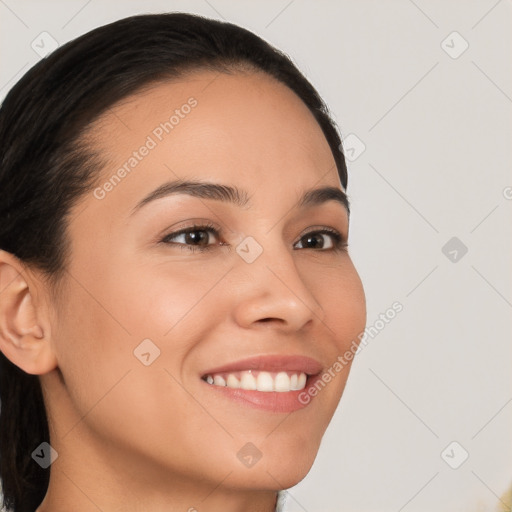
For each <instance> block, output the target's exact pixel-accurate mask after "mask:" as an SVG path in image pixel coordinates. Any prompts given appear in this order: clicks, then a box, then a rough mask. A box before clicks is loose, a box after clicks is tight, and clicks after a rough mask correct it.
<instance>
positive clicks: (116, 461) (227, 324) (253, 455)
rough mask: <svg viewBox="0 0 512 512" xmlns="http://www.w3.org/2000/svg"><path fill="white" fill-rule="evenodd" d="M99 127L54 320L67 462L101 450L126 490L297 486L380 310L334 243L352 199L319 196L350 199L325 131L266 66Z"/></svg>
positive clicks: (88, 460) (58, 438)
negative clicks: (369, 313) (96, 171)
mask: <svg viewBox="0 0 512 512" xmlns="http://www.w3.org/2000/svg"><path fill="white" fill-rule="evenodd" d="M92 135H93V137H94V140H95V145H96V147H97V148H98V151H99V155H100V156H101V157H103V158H104V160H105V166H104V168H103V170H102V174H101V179H100V180H99V182H98V184H97V188H96V189H95V190H94V191H93V192H91V193H90V194H88V195H87V196H86V197H84V198H83V200H81V201H80V202H79V203H77V204H76V205H75V207H74V209H73V211H72V215H71V217H70V222H69V228H68V233H69V237H70V239H71V260H70V266H69V274H67V275H66V282H65V283H66V286H65V287H64V292H63V293H64V295H62V296H61V301H60V304H59V305H57V304H56V305H55V310H54V315H53V317H52V318H53V321H52V324H51V328H52V338H51V343H52V349H53V351H54V353H55V357H56V359H57V361H58V368H59V369H60V372H61V374H62V377H60V376H58V373H57V372H54V371H53V372H50V373H48V374H45V375H43V376H41V378H42V383H43V386H44V390H45V393H46V394H47V396H46V399H47V402H48V404H47V406H48V411H49V415H50V421H51V424H52V425H53V426H52V428H53V429H54V430H52V436H53V437H52V439H51V441H52V446H53V447H54V448H55V449H56V450H57V451H58V452H59V458H58V459H57V461H56V462H55V464H60V465H61V468H62V469H64V470H65V468H67V467H73V468H75V470H76V471H83V472H84V474H85V473H86V472H90V470H91V468H95V469H94V471H97V468H98V467H99V466H98V462H99V461H100V460H101V461H102V463H105V464H104V466H107V467H109V468H111V469H112V471H114V472H115V474H116V475H118V477H119V479H120V480H122V479H125V481H126V478H127V477H128V475H132V476H133V478H134V480H133V482H132V483H133V485H132V486H131V487H129V490H127V492H130V491H131V490H133V489H135V488H136V487H137V486H138V485H141V487H144V488H145V489H147V488H148V485H151V487H158V486H160V485H161V486H165V485H168V483H169V481H170V480H171V481H173V482H174V483H175V484H176V485H177V483H178V482H180V483H181V485H183V486H186V485H188V484H189V483H190V482H196V485H199V483H198V482H201V483H202V484H204V485H205V486H208V488H210V489H211V488H213V487H214V485H217V484H219V483H220V482H222V485H223V486H224V487H225V488H258V489H279V488H286V487H290V486H292V485H294V484H296V483H297V482H298V481H300V480H301V479H302V478H303V477H304V476H305V475H306V473H307V472H308V470H309V469H310V467H311V465H312V463H313V461H314V459H315V456H316V454H317V450H318V447H319V443H320V440H321V438H322V435H323V433H324V431H325V429H326V427H327V425H328V423H329V421H330V419H331V417H332V415H333V414H334V411H335V409H336V406H337V404H338V401H339V400H340V397H341V394H342V392H343V388H344V386H345V382H346V379H347V376H348V373H349V367H350V362H348V364H345V365H344V366H343V368H342V369H340V368H339V366H336V370H334V369H333V365H334V364H335V362H336V361H337V360H338V361H339V359H338V358H339V357H340V356H341V357H343V354H344V353H345V352H346V351H347V350H349V349H350V348H351V346H352V347H353V346H354V344H353V342H354V341H357V340H358V335H359V334H360V332H361V331H362V330H363V329H364V326H365V321H366V310H365V299H364V292H363V288H362V285H361V281H360V279H359V276H358V274H357V272H356V270H355V268H354V266H353V264H352V261H351V259H350V256H349V254H348V252H347V249H346V248H344V247H343V245H342V243H340V244H339V246H338V245H337V243H338V240H337V235H336V233H339V235H340V236H341V239H342V241H343V239H346V238H347V236H348V228H349V224H348V215H347V210H346V208H345V206H344V205H343V203H342V202H341V201H340V200H338V199H336V196H335V194H332V193H324V194H317V195H316V196H315V195H312V194H310V195H309V196H306V199H307V198H308V197H309V199H310V200H309V201H305V200H303V199H304V197H305V196H304V195H305V194H306V193H307V192H308V191H310V190H312V189H320V188H323V187H333V188H334V189H337V190H338V191H342V187H341V184H340V181H339V177H338V174H337V170H336V166H335V163H334V159H333V157H332V154H331V151H330V148H329V145H328V143H327V142H326V140H325V138H324V136H323V134H322V131H321V128H320V127H319V126H318V124H317V123H316V121H315V120H314V117H313V116H312V114H311V113H310V112H309V110H308V109H307V107H306V106H305V105H304V104H303V103H302V102H301V100H300V99H299V98H298V97H297V96H296V95H295V94H294V93H293V92H291V91H290V90H289V89H288V88H286V87H285V86H284V85H282V84H280V83H278V82H276V81H274V80H272V79H271V78H269V77H267V76H266V75H263V74H256V73H251V74H238V73H237V74H233V75H226V74H217V73H211V72H196V73H194V74H192V75H189V76H188V77H186V78H183V79H182V80H180V81H178V82H174V83H164V84H159V85H158V86H154V87H152V88H151V89H149V90H146V91H145V92H143V93H140V94H138V95H135V96H132V97H130V98H129V99H128V100H127V101H124V102H122V103H121V104H119V105H118V106H117V107H115V108H112V109H110V110H109V112H108V113H107V114H106V115H104V116H103V117H102V119H101V120H100V122H99V123H97V124H96V125H95V126H94V128H93V131H92ZM120 169H124V172H123V171H122V170H120ZM178 180H180V182H184V181H187V182H188V181H190V182H192V181H193V182H201V183H203V184H205V183H208V184H212V185H215V187H216V188H215V189H208V188H207V187H203V188H198V187H197V186H195V187H194V186H189V187H183V186H182V188H181V189H180V188H176V187H175V188H174V191H172V190H171V189H172V185H171V184H172V183H173V182H174V183H175V182H177V181H178ZM164 185H165V186H168V187H169V188H168V189H167V192H168V193H165V191H164V192H162V193H160V194H157V195H156V196H154V197H153V198H152V199H151V200H147V201H144V199H145V198H147V197H148V196H149V197H151V194H152V193H153V192H154V191H155V190H158V189H160V187H163V186H164ZM175 185H176V183H175ZM235 188H236V189H237V190H238V192H239V194H240V196H235V195H234V194H233V193H232V189H235ZM160 190H162V189H160ZM169 192H170V193H169ZM315 198H316V200H315ZM141 202H142V204H141ZM194 225H196V226H200V228H196V230H195V231H194V230H191V232H190V233H189V234H183V233H181V234H177V233H178V232H179V231H181V230H183V229H185V228H192V227H193V226H194ZM204 226H206V227H204ZM301 358H310V359H311V360H313V362H311V361H309V362H305V360H304V359H301ZM345 361H346V360H345ZM329 368H330V373H331V378H330V379H329V378H325V380H327V381H329V382H327V383H325V382H323V384H324V385H323V386H318V385H317V388H319V389H320V391H317V393H316V394H315V392H314V391H313V392H312V393H311V394H310V393H309V392H308V391H307V389H308V388H310V387H311V385H312V384H314V382H315V377H313V376H311V374H318V376H317V377H316V380H317V381H318V379H319V378H320V377H321V376H322V374H323V373H325V372H327V370H328V369H329ZM278 373H281V375H280V376H277V374H278ZM301 374H307V376H308V377H307V381H306V384H305V386H306V388H305V390H302V389H301V388H302V387H303V386H304V383H303V379H304V376H301ZM208 375H210V378H208V377H207V376H208ZM293 375H296V377H294V376H293ZM276 376H277V377H276ZM212 380H213V383H212ZM226 381H227V384H228V385H229V386H235V387H236V386H237V385H239V383H240V381H242V386H243V388H254V386H256V387H259V388H261V389H270V387H271V386H277V387H278V388H279V389H280V390H281V391H272V392H269V391H258V390H257V389H256V390H249V389H243V388H242V389H238V390H236V389H235V388H231V387H225V386H222V384H223V382H226ZM290 387H292V388H296V389H295V390H292V391H286V390H289V389H290ZM297 388H298V389H297ZM313 395H315V396H313ZM78 467H79V468H81V469H76V468H78ZM75 474H76V473H75ZM135 474H136V475H137V478H136V479H135ZM141 475H143V476H141ZM149 483H150V484H149Z"/></svg>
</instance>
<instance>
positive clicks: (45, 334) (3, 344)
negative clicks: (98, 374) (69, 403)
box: [0, 250, 57, 375]
mask: <svg viewBox="0 0 512 512" xmlns="http://www.w3.org/2000/svg"><path fill="white" fill-rule="evenodd" d="M37 286H41V283H39V282H38V280H37V279H35V278H34V277H33V275H32V274H31V273H30V272H29V271H28V270H27V269H26V267H25V266H24V265H23V263H22V262H21V261H20V260H19V259H18V258H16V257H15V256H14V255H12V254H10V253H8V252H6V251H3V250H0V352H2V353H3V354H4V355H5V356H6V357H7V358H8V359H9V360H10V361H11V362H12V363H13V364H15V365H16V366H18V367H19V368H20V369H21V370H23V371H24V372H26V373H29V374H33V375H42V374H44V373H48V372H49V371H51V370H53V369H54V368H56V367H57V359H56V357H55V354H54V352H53V349H52V346H51V343H50V328H49V324H47V323H46V319H45V318H44V315H45V313H46V310H45V309H44V307H43V306H44V304H43V303H42V302H40V303H39V304H38V301H37V298H38V297H41V294H39V295H38V293H37V291H38V289H37Z"/></svg>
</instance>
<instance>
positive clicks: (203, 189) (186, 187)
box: [130, 180, 350, 216]
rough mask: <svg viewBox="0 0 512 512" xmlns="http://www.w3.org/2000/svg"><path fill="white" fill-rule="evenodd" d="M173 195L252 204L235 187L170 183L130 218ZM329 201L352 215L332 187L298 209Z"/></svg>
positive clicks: (310, 195)
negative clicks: (159, 200) (339, 205)
mask: <svg viewBox="0 0 512 512" xmlns="http://www.w3.org/2000/svg"><path fill="white" fill-rule="evenodd" d="M173 194H187V195H189V196H193V197H198V198H200V199H215V200H217V201H223V202H227V203H232V204H234V205H236V206H238V207H239V208H243V207H245V206H247V205H248V204H250V201H249V195H248V194H247V192H246V191H245V190H241V189H239V188H237V187H234V186H230V185H223V184H219V183H211V182H207V181H191V180H187V181H169V182H167V183H164V184H163V185H160V186H159V187H158V188H156V189H155V190H153V191H152V192H150V193H149V194H148V195H147V196H146V197H144V198H143V199H142V200H141V201H139V202H138V203H137V204H136V205H135V207H134V208H133V209H132V211H131V213H130V216H132V215H133V214H135V213H136V212H137V211H139V210H140V209H141V208H142V207H143V206H145V205H147V204H148V203H150V202H152V201H156V200H157V199H161V198H163V197H167V196H169V195H173ZM328 201H336V202H337V203H340V204H341V205H342V206H343V207H344V208H345V209H346V210H347V214H348V215H350V204H349V200H348V197H347V195H346V194H345V192H343V190H341V189H339V188H336V187H331V186H325V187H320V188H314V189H310V190H307V191H306V192H304V194H303V195H302V197H301V198H300V199H299V202H298V204H297V207H298V208H307V207H311V206H318V205H320V204H323V203H326V202H328Z"/></svg>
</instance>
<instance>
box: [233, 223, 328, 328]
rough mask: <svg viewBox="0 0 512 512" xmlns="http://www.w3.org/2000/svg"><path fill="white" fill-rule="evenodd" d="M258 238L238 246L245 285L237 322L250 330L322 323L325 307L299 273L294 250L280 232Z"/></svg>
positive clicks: (241, 295)
mask: <svg viewBox="0 0 512 512" xmlns="http://www.w3.org/2000/svg"><path fill="white" fill-rule="evenodd" d="M257 237H258V240H256V237H246V238H245V239H244V240H243V241H242V242H241V243H240V244H239V245H238V246H237V253H238V255H239V257H240V259H239V260H238V262H237V264H236V265H237V266H238V268H239V271H240V274H238V272H237V274H238V276H239V278H240V283H243V285H242V284H241V285H240V286H241V287H242V289H241V290H240V293H238V294H237V297H238V299H239V300H238V302H237V305H236V308H235V309H236V316H237V320H238V322H239V323H241V324H244V325H245V326H248V325H249V324H251V323H253V322H255V321H258V320H269V319H276V320H281V323H282V324H286V325H287V326H289V327H292V328H295V329H298V328H300V327H302V326H303V325H305V324H306V323H308V322H309V321H310V320H312V319H316V321H322V319H323V310H322V307H321V305H320V304H319V302H318V301H317V299H316V297H315V296H314V295H313V293H312V291H311V290H310V289H309V288H308V286H307V284H306V283H305V282H304V280H303V277H302V276H301V274H300V272H299V270H298V269H297V266H296V263H295V260H294V256H293V249H291V248H289V247H287V246H286V244H285V243H284V241H283V240H282V238H281V237H280V236H279V235H278V231H277V230H275V231H271V232H270V233H269V234H266V235H257ZM260 240H261V242H262V243H260ZM242 275H243V276H244V277H242Z"/></svg>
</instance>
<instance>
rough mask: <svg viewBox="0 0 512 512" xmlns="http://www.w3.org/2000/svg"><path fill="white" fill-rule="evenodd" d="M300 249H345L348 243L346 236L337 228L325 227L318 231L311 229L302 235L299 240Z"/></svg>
mask: <svg viewBox="0 0 512 512" xmlns="http://www.w3.org/2000/svg"><path fill="white" fill-rule="evenodd" d="M297 244H299V245H300V247H298V248H299V249H318V250H323V251H326V250H345V249H346V247H348V243H346V242H345V239H344V237H343V236H342V235H341V233H339V232H338V231H336V230H335V229H330V228H323V229H321V230H317V231H310V232H309V233H306V234H305V235H302V237H301V238H300V240H299V241H298V242H297Z"/></svg>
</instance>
